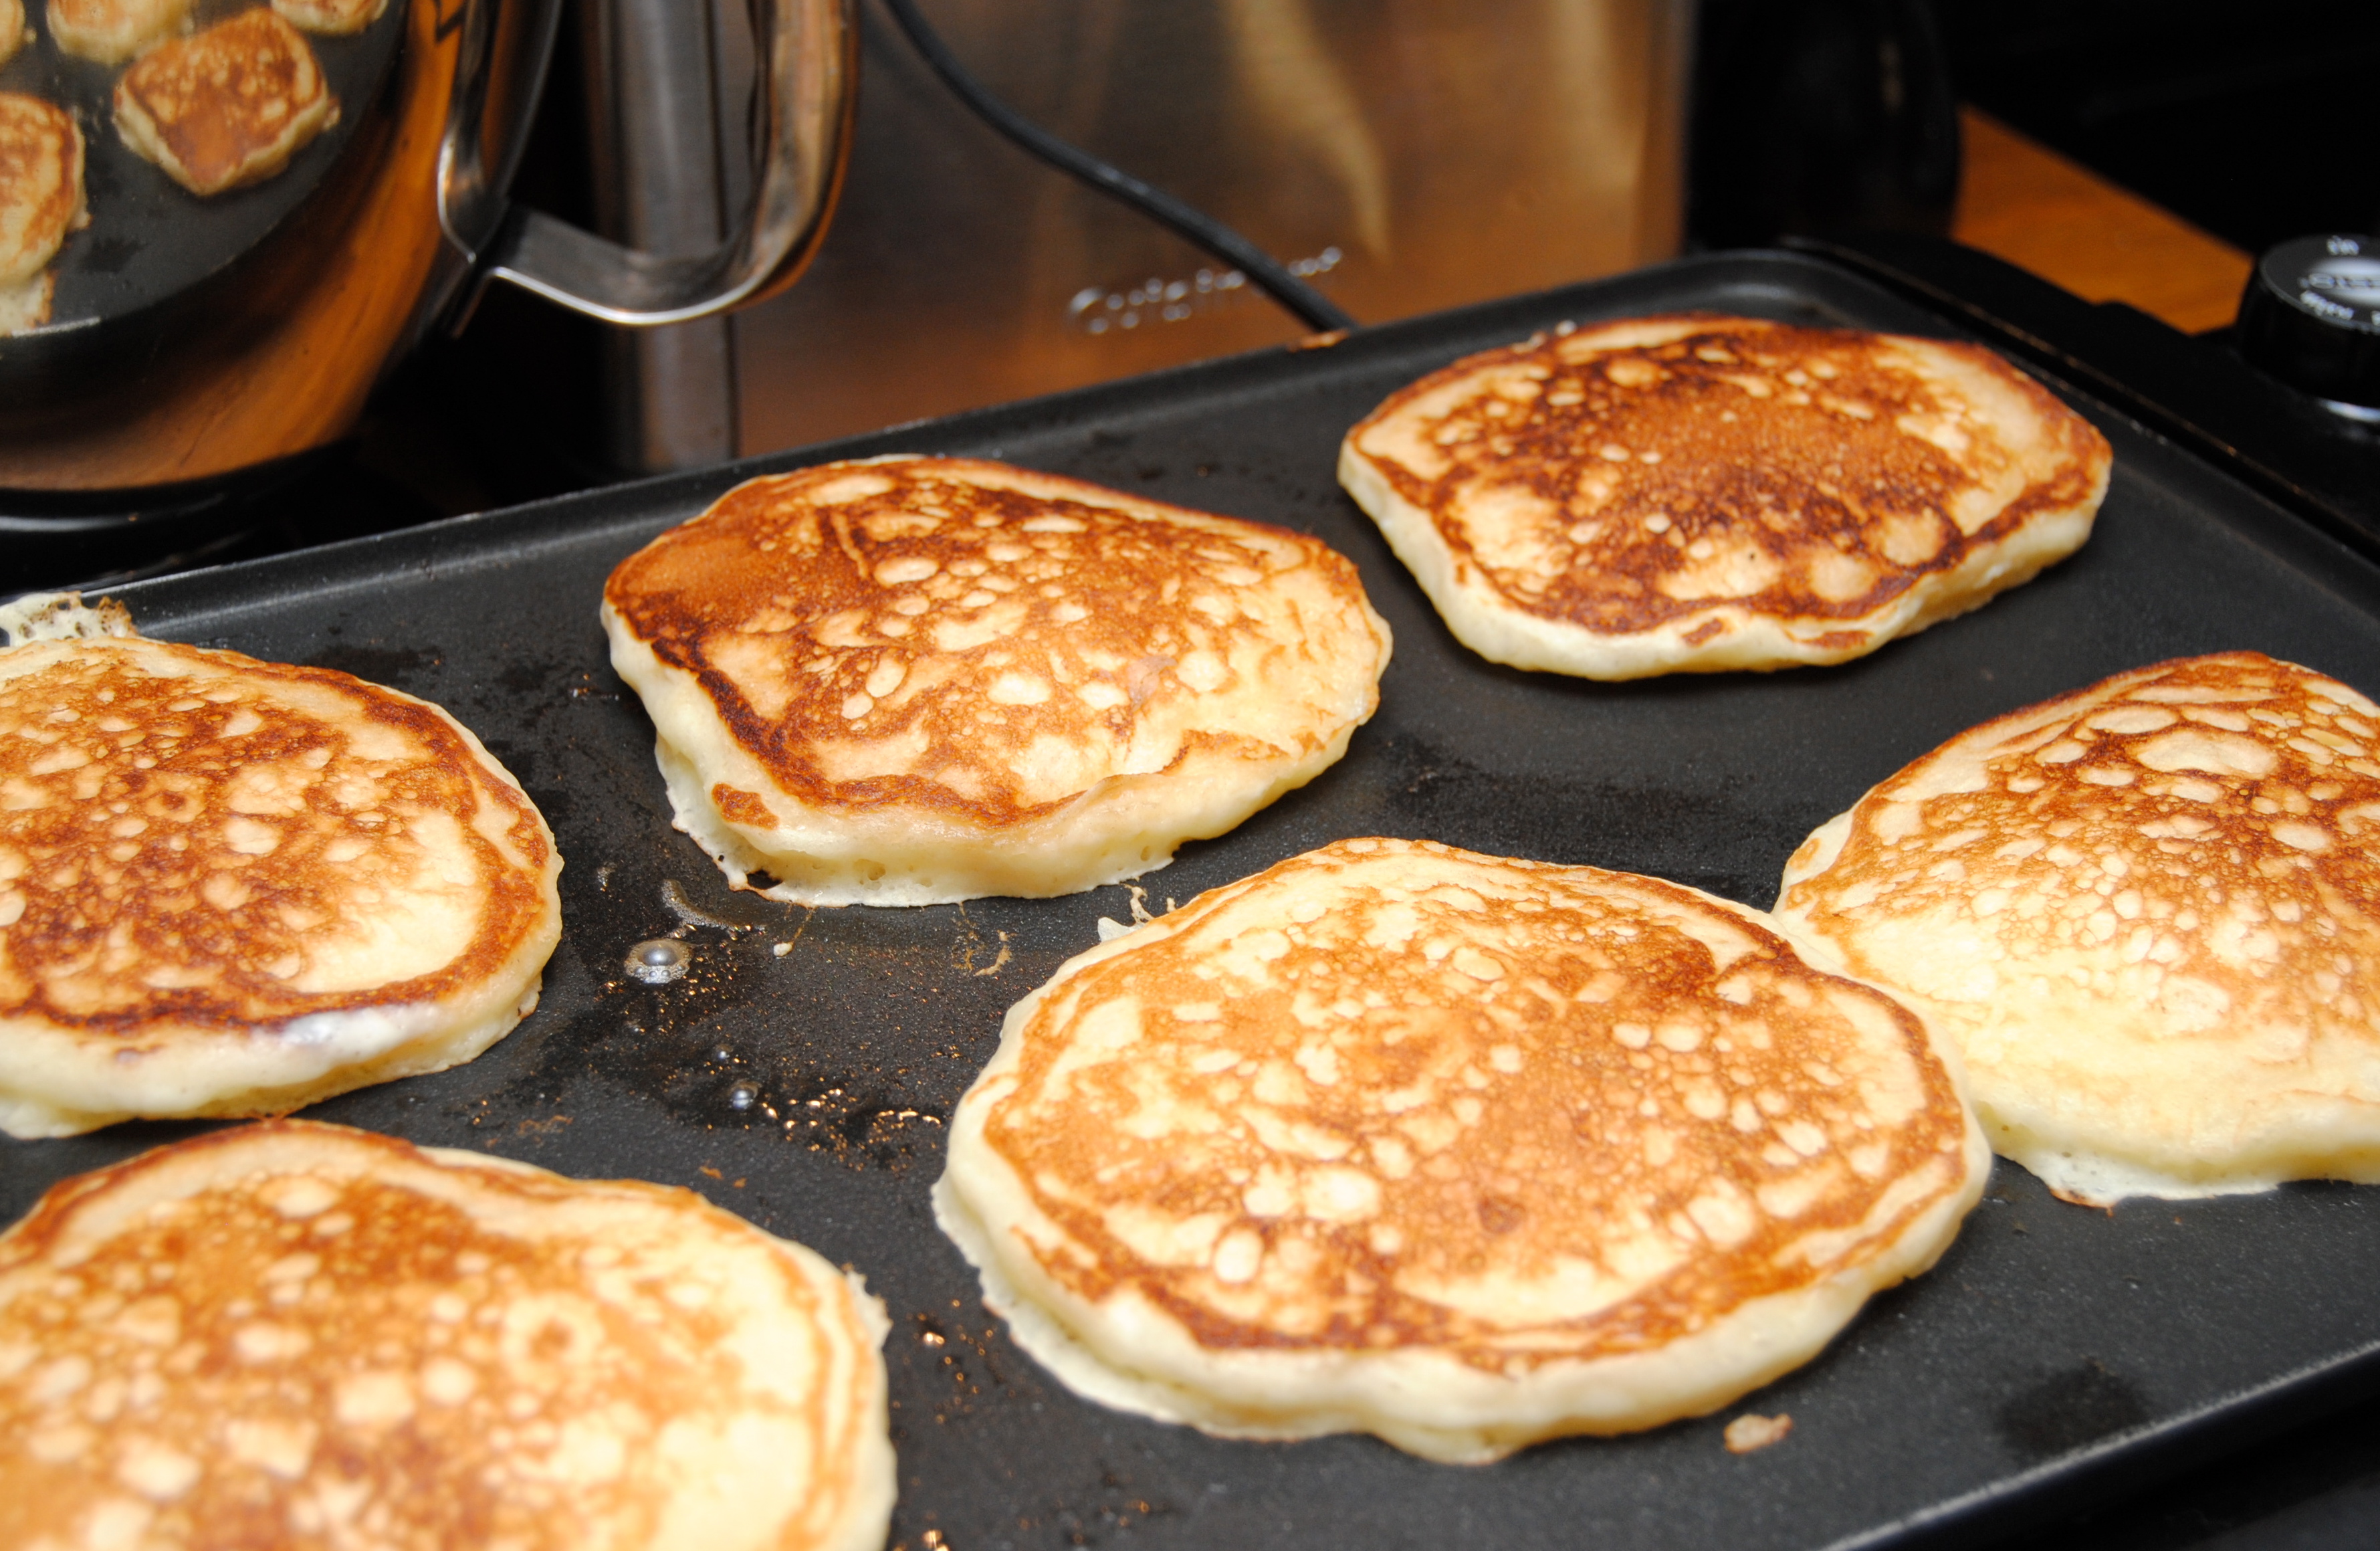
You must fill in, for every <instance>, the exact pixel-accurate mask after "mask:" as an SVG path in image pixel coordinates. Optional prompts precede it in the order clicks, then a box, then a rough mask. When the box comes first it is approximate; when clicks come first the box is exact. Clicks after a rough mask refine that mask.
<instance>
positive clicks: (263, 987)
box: [0, 600, 562, 1137]
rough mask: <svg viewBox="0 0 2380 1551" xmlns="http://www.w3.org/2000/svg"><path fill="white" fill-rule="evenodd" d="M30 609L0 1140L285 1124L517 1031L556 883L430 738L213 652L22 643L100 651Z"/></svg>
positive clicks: (64, 623) (15, 778)
mask: <svg viewBox="0 0 2380 1551" xmlns="http://www.w3.org/2000/svg"><path fill="white" fill-rule="evenodd" d="M41 603H42V600H29V601H28V602H27V603H24V604H19V605H14V606H13V607H12V608H11V609H10V610H8V611H7V613H8V615H9V616H10V617H11V618H10V620H9V623H10V624H11V626H12V633H14V634H15V636H16V638H17V639H18V641H19V642H20V643H19V644H17V645H13V646H10V647H8V648H6V649H5V650H0V1130H6V1131H7V1132H8V1133H9V1134H10V1135H12V1136H18V1137H37V1136H66V1135H71V1134H73V1133H75V1132H78V1131H85V1130H91V1129H92V1128H94V1127H97V1126H103V1125H107V1124H109V1123H111V1122H113V1121H115V1120H121V1119H125V1118H128V1117H133V1116H145V1117H176V1116H250V1115H276V1114H284V1113H286V1112H287V1111H290V1110H293V1109H297V1108H299V1107H300V1106H302V1105H308V1104H311V1103H313V1102H314V1101H316V1100H318V1099H322V1098H328V1097H329V1096H330V1095H332V1094H334V1093H346V1092H347V1091H348V1090H349V1089H352V1088H359V1087H362V1086H364V1085H365V1084H367V1083H371V1082H381V1081H387V1080H389V1079H392V1078H397V1077H408V1076H412V1075H414V1074H416V1073H419V1072H429V1071H439V1070H443V1069H445V1068H447V1067H451V1066H455V1065H457V1064H459V1063H461V1062H464V1061H468V1060H469V1059H471V1058H472V1057H473V1056H477V1055H479V1054H480V1052H481V1051H482V1050H485V1049H486V1048H487V1047H488V1046H489V1045H491V1044H494V1043H495V1042H496V1041H497V1040H499V1039H501V1038H502V1037H504V1034H505V1033H507V1032H510V1031H511V1029H512V1028H513V1026H514V1025H515V1024H516V1023H518V1022H519V1021H520V1020H521V1019H523V1018H524V1017H526V1016H528V1012H529V1009H530V1008H534V1007H535V1006H536V1005H537V998H538V991H539V987H540V983H541V977H542V971H543V970H544V967H545V961H546V959H547V957H548V956H549V955H551V954H552V953H553V946H554V943H555V941H556V940H557V939H558V938H559V936H560V934H561V925H562V911H561V903H560V898H559V896H558V895H557V893H556V890H555V879H556V877H557V876H558V875H559V873H561V870H562V860H561V857H560V856H559V855H558V854H557V853H556V852H555V850H554V847H553V836H552V835H551V834H549V833H548V832H547V829H546V827H545V821H544V820H543V819H542V818H541V817H540V816H539V814H538V812H537V809H536V808H535V807H534V806H532V805H531V804H530V802H529V800H528V798H527V797H526V796H524V795H523V794H522V792H521V789H520V787H519V785H518V784H517V783H516V782H515V781H514V780H513V778H512V776H511V775H508V774H507V773H506V772H505V770H504V767H503V766H502V765H500V764H498V763H496V761H495V760H494V758H493V757H492V756H491V755H490V754H489V753H488V751H486V750H485V749H484V748H482V747H480V740H479V739H476V738H474V737H473V736H471V734H470V732H469V731H468V730H467V729H466V728H464V727H462V726H461V725H460V724H459V723H457V722H456V721H455V719H454V718H453V717H452V716H449V715H448V714H446V713H445V712H443V711H442V710H440V709H439V708H438V707H436V706H434V705H431V704H430V703H428V702H424V701H419V700H416V699H414V698H413V697H412V696H411V695H407V694H402V693H400V692H398V691H397V690H389V689H383V688H382V687H380V686H379V685H375V684H367V683H365V682H363V681H362V680H360V679H358V678H350V677H349V676H348V675H346V674H344V673H338V672H335V671H333V670H332V669H329V668H313V667H297V666H291V665H289V664H285V663H265V662H259V661H257V660H256V659H254V658H252V657H247V656H243V655H241V654H240V653H237V652H219V651H209V650H206V649H203V648H200V647H196V646H185V645H180V644H177V643H174V642H168V641H147V640H143V639H141V638H140V637H138V636H132V635H124V636H110V635H101V634H87V635H82V636H79V637H70V638H68V639H46V640H44V639H35V640H30V641H27V640H25V639H24V638H25V637H26V636H27V635H32V636H35V637H40V636H42V635H43V634H45V633H47V634H62V633H67V632H72V631H74V630H77V629H100V628H102V627H101V626H99V625H97V624H95V623H94V622H93V616H92V615H91V614H90V613H88V612H86V613H84V614H82V615H76V614H74V613H73V612H72V611H71V610H70V609H67V608H66V607H64V606H63V605H61V606H60V607H59V608H58V609H57V610H56V611H55V612H52V613H49V614H47V615H44V614H43V612H42V609H41V608H40V606H39V605H40V604H41ZM29 621H32V622H30V623H29ZM115 621H116V628H122V629H128V623H125V622H123V621H122V620H121V611H120V610H119V611H116V614H115Z"/></svg>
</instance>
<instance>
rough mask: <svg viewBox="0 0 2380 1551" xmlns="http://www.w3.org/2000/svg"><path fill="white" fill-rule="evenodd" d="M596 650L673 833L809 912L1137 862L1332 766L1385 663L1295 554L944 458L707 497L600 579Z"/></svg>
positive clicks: (1179, 516) (935, 898)
mask: <svg viewBox="0 0 2380 1551" xmlns="http://www.w3.org/2000/svg"><path fill="white" fill-rule="evenodd" d="M603 628H604V629H605V630H606V631H608V632H609V633H610V635H611V638H612V663H613V666H614V667H616V668H617V669H618V670H619V673H620V677H621V678H625V680H627V682H628V683H629V685H630V686H631V687H632V688H634V689H635V690H636V691H637V694H638V695H639V696H640V697H642V698H643V700H644V702H645V709H646V710H647V711H648V712H650V714H651V715H652V719H653V727H654V729H655V731H656V733H657V734H658V739H657V742H656V747H655V752H656V754H657V756H658V758H659V760H660V762H661V767H662V775H663V776H664V777H665V778H666V780H667V782H668V786H669V793H670V801H671V805H672V806H673V808H674V810H675V812H676V822H677V826H678V827H679V828H680V829H683V830H685V831H686V832H687V833H688V834H689V835H691V836H693V837H694V838H695V839H696V840H697V841H698V843H699V844H700V845H701V846H702V848H703V849H705V850H707V851H709V852H710V854H711V856H712V857H713V858H715V859H716V860H717V861H718V862H719V864H720V866H721V867H722V869H723V870H724V871H725V873H727V876H728V880H729V881H730V882H731V883H733V884H734V885H735V886H737V887H739V888H753V889H758V890H759V891H760V892H762V893H766V894H768V895H770V896H771V898H778V899H784V900H789V901H792V902H795V903H799V904H809V905H850V904H869V905H926V904H937V903H942V902H946V901H951V900H958V899H968V898H976V897H977V896H981V895H988V894H1007V895H1024V896H1030V897H1043V896H1049V895H1058V894H1070V893H1073V892H1075V891H1076V890H1079V889H1086V888H1092V887H1096V886H1097V885H1100V884H1108V883H1114V882H1116V881H1118V880H1119V879H1123V878H1130V877H1136V876H1138V875H1139V874H1141V873H1146V872H1148V871H1150V870H1151V869H1153V868H1158V867H1162V866H1164V865H1165V863H1166V862H1167V861H1170V860H1171V859H1172V854H1173V850H1174V848H1175V847H1176V846H1178V845H1180V844H1181V843H1182V842H1183V841H1184V840H1189V839H1196V838H1203V837H1208V836H1213V835H1220V834H1221V833H1223V832H1224V831H1225V830H1227V829H1230V828H1231V827H1232V826H1233V825H1234V824H1238V823H1239V822H1240V821H1241V820H1243V819H1245V818H1246V817H1247V816H1248V815H1249V814H1250V813H1252V812H1256V811H1257V809H1259V808H1261V807H1263V806H1264V805H1265V804H1267V803H1269V802H1270V801H1271V800H1273V799H1275V798H1277V797H1279V796H1280V795H1281V793H1283V792H1285V791H1288V790H1290V789H1292V788H1296V787H1300V786H1303V785H1305V783H1306V782H1307V781H1310V780H1312V779H1313V778H1314V777H1315V776H1316V775H1319V774H1320V773H1321V772H1322V771H1323V770H1325V769H1327V768H1328V767H1329V766H1330V765H1331V764H1332V763H1335V762H1336V761H1337V760H1338V759H1339V757H1340V756H1341V755H1342V754H1343V753H1344V752H1345V751H1346V749H1347V740H1348V738H1349V737H1350V735H1352V734H1353V733H1354V729H1355V727H1357V726H1359V725H1360V724H1361V723H1363V722H1364V721H1366V719H1368V718H1369V717H1370V715H1371V714H1372V711H1373V708H1374V707H1375V706H1376V705H1378V702H1379V697H1378V690H1377V688H1376V686H1377V683H1378V678H1379V677H1380V672H1381V670H1382V669H1383V668H1384V667H1386V666H1388V660H1389V629H1388V626H1387V625H1385V624H1384V623H1382V622H1381V620H1380V617H1379V616H1378V615H1377V614H1375V613H1373V612H1372V608H1371V605H1370V604H1369V603H1368V602H1367V601H1366V598H1365V596H1364V589H1363V584H1362V582H1361V581H1360V580H1358V579H1357V577H1356V575H1355V568H1354V566H1352V565H1350V564H1349V563H1348V562H1347V561H1346V559H1345V558H1343V557H1342V556H1340V555H1338V554H1336V553H1335V552H1333V551H1332V550H1330V548H1328V547H1327V546H1325V545H1324V544H1322V543H1319V542H1318V541H1317V540H1314V539H1310V538H1307V537H1305V536H1304V535H1302V534H1298V533H1293V532H1289V531H1285V530H1282V529H1279V528H1270V527H1266V526H1264V525H1262V524H1260V523H1255V522H1243V521H1240V520H1238V519H1233V518H1228V517H1215V516H1210V515H1208V513H1205V512H1196V511H1188V510H1185V509H1184V508H1182V507H1170V506H1165V505H1162V504H1160V503H1159V502H1155V501H1145V500H1140V499H1137V498H1135V497H1134V496H1130V495H1122V494H1119V493H1118V492H1115V491H1112V490H1104V489H1101V488H1100V487H1099V486H1098V485H1094V484H1086V483H1084V482H1081V481H1079V480H1070V479H1063V478H1060V477H1058V476H1056V475H1052V474H1041V473H1035V472H1033V471H1031V470H1025V469H1014V468H1010V467H1008V466H1007V465H1005V464H1001V463H988V462H983V461H979V460H977V459H971V458H880V459H876V460H872V461H868V462H864V463H830V464H825V465H822V466H820V467H818V468H815V469H805V470H799V471H798V472H795V473H791V474H781V475H776V476H773V477H771V478H767V479H759V480H753V481H751V482H747V483H746V484H742V485H739V486H737V487H736V488H735V490H733V491H730V492H729V493H728V494H727V495H725V496H723V497H722V498H721V499H720V500H719V501H718V502H717V503H716V504H715V505H713V506H712V507H711V508H710V510H709V511H707V512H705V513H704V514H703V515H702V516H700V517H699V518H697V519H695V520H694V521H692V522H689V523H686V524H685V525H684V526H682V527H679V528H675V529H673V530H672V531H669V532H667V533H664V534H662V536H661V537H660V538H658V539H656V540H654V541H653V542H652V543H650V544H648V545H647V546H646V547H645V548H644V549H642V550H640V551H638V552H637V554H635V555H633V556H629V557H628V558H627V559H626V560H625V561H623V562H622V563H621V564H620V567H619V568H618V569H616V570H614V571H613V573H612V578H611V580H610V581H609V582H608V583H607V584H606V586H605V588H604V592H603ZM763 874H765V875H763Z"/></svg>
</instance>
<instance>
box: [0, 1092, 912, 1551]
mask: <svg viewBox="0 0 2380 1551" xmlns="http://www.w3.org/2000/svg"><path fill="white" fill-rule="evenodd" d="M885 1331H886V1322H885V1317H884V1311H883V1308H882V1306H881V1305H880V1303H879V1302H878V1301H876V1300H875V1299H873V1298H871V1297H869V1296H868V1294H867V1292H866V1290H865V1289H864V1288H862V1287H861V1286H860V1284H859V1278H858V1277H857V1276H850V1275H846V1274H845V1273H843V1272H840V1271H837V1270H836V1269H835V1268H834V1267H833V1266H832V1265H830V1264H827V1263H826V1262H825V1261H824V1260H822V1259H820V1257H819V1256H818V1255H817V1254H815V1253H813V1252H810V1251H808V1250H806V1249H804V1248H802V1247H801V1246H800V1245H798V1244H793V1243H789V1242H787V1241H786V1240H782V1239H777V1238H773V1237H771V1235H769V1234H766V1233H763V1232H761V1231H760V1230H759V1228H757V1227H752V1226H751V1225H750V1224H748V1223H746V1222H744V1221H743V1220H742V1219H740V1218H737V1217H734V1216H730V1215H728V1214H726V1213H724V1212H722V1211H720V1210H719V1209H717V1208H716V1207H713V1206H711V1205H710V1204H709V1203H705V1202H704V1201H703V1200H702V1199H701V1198H700V1197H698V1196H697V1195H695V1194H693V1193H692V1192H690V1191H682V1190H667V1189H663V1188H662V1187H660V1186H655V1185H647V1184H641V1183H637V1182H633V1181H594V1180H580V1179H564V1178H562V1177H561V1176H559V1175H555V1174H549V1173H547V1172H546V1171H545V1170H543V1169H541V1168H532V1167H530V1166H528V1165H526V1164H517V1163H511V1162H507V1161H505V1160H504V1159H501V1158H493V1157H488V1156H485V1155H483V1154H479V1153H476V1152H474V1153H464V1152H450V1151H446V1150H443V1149H423V1148H417V1147H414V1146H412V1145H410V1144H409V1143H407V1142H399V1141H396V1140H395V1139H394V1138H391V1137H384V1136H374V1135H372V1134H370V1133H369V1132H365V1131H357V1130H346V1128H344V1127H337V1126H322V1125H311V1124H308V1123H306V1122H303V1121H281V1122H276V1123H268V1124H264V1125H259V1126H249V1127H243V1128H239V1129H237V1130H221V1131H215V1132H212V1133H211V1134H208V1135H205V1136H200V1137H197V1138H194V1139H192V1140H190V1141H188V1142H178V1143H176V1144H175V1145H173V1146H170V1147H162V1148H158V1149H156V1150H154V1151H152V1152H149V1153H146V1154H141V1155H140V1156H138V1157H136V1158H133V1159H132V1160H130V1161H129V1162H127V1163H122V1164H118V1165H116V1166H114V1167H112V1168H105V1169H102V1170H100V1171H99V1172H98V1173H95V1174H87V1175H84V1176H82V1177H81V1178H79V1179H69V1180H67V1181H66V1182H65V1183H63V1184H60V1185H58V1186H57V1187H55V1189H53V1190H52V1191H50V1192H49V1194H47V1195H46V1196H44V1197H43V1198H42V1201H41V1203H40V1204H38V1205H36V1206H35V1207H34V1209H33V1211H32V1214H31V1215H30V1216H28V1217H27V1218H26V1219H25V1220H24V1221H23V1222H21V1223H18V1225H17V1226H16V1227H13V1228H11V1229H9V1230H8V1232H7V1233H6V1234H5V1235H0V1353H5V1354H8V1356H9V1358H10V1359H11V1361H7V1362H5V1363H0V1375H5V1376H0V1543H5V1544H6V1545H11V1546H22V1547H28V1548H30V1547H36V1546H60V1547H63V1546H69V1545H73V1546H99V1545H124V1546H134V1545H138V1546H158V1547H163V1546H179V1547H192V1548H197V1547H231V1546H241V1547H268V1546H327V1545H386V1546H455V1547H461V1546H491V1547H493V1546H503V1547H506V1548H509V1551H588V1548H598V1547H630V1546H634V1547H640V1548H650V1551H876V1548H877V1547H879V1546H881V1545H883V1543H884V1535H885V1529H886V1524H887V1521H888V1520H889V1518H890V1516H891V1513H892V1495H893V1460H892V1445H891V1442H890V1439H889V1438H888V1436H887V1426H886V1415H887V1412H886V1405H885V1384H884V1362H883V1359H882V1356H881V1355H880V1351H879V1347H880V1344H881V1343H882V1341H883V1339H884V1336H885ZM20 1354H21V1355H20ZM110 1395H113V1396H115V1397H117V1398H118V1400H117V1403H115V1404H112V1405H110V1404H105V1403H101V1404H94V1403H93V1402H94V1401H95V1400H96V1399H98V1398H101V1397H105V1396H110Z"/></svg>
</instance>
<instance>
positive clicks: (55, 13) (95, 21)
mask: <svg viewBox="0 0 2380 1551" xmlns="http://www.w3.org/2000/svg"><path fill="white" fill-rule="evenodd" d="M191 5H192V0H50V36H51V37H53V38H55V39H56V40H57V44H58V47H60V48H62V49H64V50H66V51H67V53H68V54H76V55H81V56H82V57H83V58H85V59H95V60H97V61H99V63H101V64H103V65H114V64H117V63H120V62H121V61H123V60H127V59H129V58H131V57H132V56H133V55H136V54H139V53H140V51H141V50H142V49H145V48H148V47H150V46H152V44H155V43H162V42H164V40H165V39H167V38H170V37H172V36H173V35H174V34H175V33H176V32H178V31H181V30H182V27H183V25H184V24H185V23H186V22H187V21H188V19H189V16H190V8H191Z"/></svg>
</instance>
